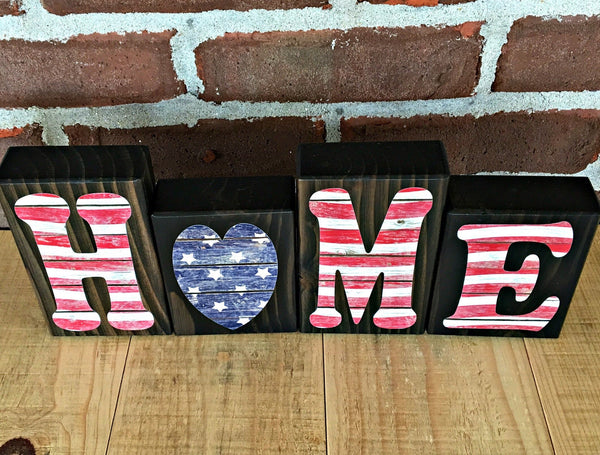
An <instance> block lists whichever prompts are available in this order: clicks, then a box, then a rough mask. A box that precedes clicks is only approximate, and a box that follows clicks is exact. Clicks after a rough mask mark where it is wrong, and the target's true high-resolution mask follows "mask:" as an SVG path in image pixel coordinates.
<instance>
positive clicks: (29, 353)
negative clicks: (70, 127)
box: [0, 231, 129, 455]
mask: <svg viewBox="0 0 600 455" xmlns="http://www.w3.org/2000/svg"><path fill="white" fill-rule="evenodd" d="M0 257H2V261H0V276H2V277H3V279H2V280H1V281H0V312H1V314H2V317H1V318H0V346H2V349H0V385H1V386H0V416H1V417H0V445H1V444H3V443H4V442H6V441H7V440H9V439H12V438H17V437H23V438H26V439H29V440H30V441H31V442H32V443H33V445H34V447H35V448H36V453H38V454H46V453H52V454H65V455H66V454H82V455H84V454H85V455H87V454H104V453H105V452H106V447H107V445H108V440H109V436H110V426H111V422H112V418H113V415H114V412H115V409H116V403H117V396H118V392H119V386H120V382H121V377H122V375H123V370H124V368H125V361H126V357H127V349H128V345H129V337H119V338H98V337H88V338H85V339H80V338H77V339H74V338H55V337H52V336H51V335H50V334H49V333H48V330H47V328H46V326H47V323H46V321H45V317H44V315H43V314H42V312H41V311H40V309H39V306H38V304H37V302H36V299H35V294H34V292H33V290H32V288H31V285H30V284H29V280H28V279H27V274H26V272H25V269H24V267H23V263H22V261H21V258H20V257H19V254H18V252H17V248H16V246H15V244H14V241H13V239H12V236H11V234H10V232H9V231H0Z"/></svg>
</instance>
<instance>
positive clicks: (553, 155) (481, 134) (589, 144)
mask: <svg viewBox="0 0 600 455" xmlns="http://www.w3.org/2000/svg"><path fill="white" fill-rule="evenodd" d="M341 130H342V140H343V141H359V142H360V141H412V140H441V141H443V142H444V145H445V146H446V151H447V153H448V162H449V165H450V170H451V171H452V172H453V173H455V174H470V173H476V172H484V171H485V172H491V171H508V172H550V173H575V172H579V171H581V170H582V169H584V168H585V167H586V166H587V165H588V164H589V163H590V162H593V161H595V160H596V159H597V157H598V153H599V152H600V111H591V112H590V111H568V112H542V113H534V114H528V113H522V112H519V113H500V114H494V115H487V116H484V117H480V118H475V117H473V116H471V115H468V116H465V117H446V116H441V115H431V116H423V117H411V118H408V119H400V118H352V119H343V120H342V124H341Z"/></svg>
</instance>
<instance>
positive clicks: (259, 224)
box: [152, 177, 297, 335]
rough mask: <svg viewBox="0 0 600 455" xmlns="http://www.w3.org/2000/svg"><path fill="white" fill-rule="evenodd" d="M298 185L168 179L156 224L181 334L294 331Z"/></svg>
mask: <svg viewBox="0 0 600 455" xmlns="http://www.w3.org/2000/svg"><path fill="white" fill-rule="evenodd" d="M294 202H295V200H294V180H293V178H292V177H248V178H219V179H190V180H181V179H176V180H161V181H159V183H158V186H157V190H156V198H155V205H154V213H153V215H152V222H153V224H154V230H155V233H156V242H157V245H158V250H159V256H160V261H161V266H162V270H163V276H164V281H165V286H166V288H167V293H168V297H169V304H170V305H171V314H172V316H173V326H174V330H175V333H177V334H178V335H191V334H209V333H248V332H292V331H295V330H296V329H297V320H296V319H297V316H296V297H295V296H296V293H295V286H296V280H295V248H294V245H295V230H294Z"/></svg>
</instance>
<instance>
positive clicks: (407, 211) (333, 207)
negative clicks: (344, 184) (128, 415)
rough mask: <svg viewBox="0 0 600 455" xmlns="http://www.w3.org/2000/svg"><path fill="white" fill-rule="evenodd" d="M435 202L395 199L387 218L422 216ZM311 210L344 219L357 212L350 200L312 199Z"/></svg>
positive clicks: (317, 214) (318, 214) (327, 216)
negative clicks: (329, 200)
mask: <svg viewBox="0 0 600 455" xmlns="http://www.w3.org/2000/svg"><path fill="white" fill-rule="evenodd" d="M432 205H433V202H432V201H431V200H430V199H429V200H427V199H426V200H420V201H407V202H406V201H402V202H400V201H395V202H392V203H391V204H390V206H389V208H388V211H387V213H386V216H385V219H387V220H389V219H402V218H422V217H424V216H425V215H427V213H428V212H429V210H431V207H432ZM309 207H310V211H311V213H312V214H313V215H315V216H316V217H317V218H332V219H342V220H354V219H356V214H355V212H354V207H353V206H352V203H351V202H350V201H348V202H344V201H340V202H337V203H336V202H326V201H311V202H310V203H309Z"/></svg>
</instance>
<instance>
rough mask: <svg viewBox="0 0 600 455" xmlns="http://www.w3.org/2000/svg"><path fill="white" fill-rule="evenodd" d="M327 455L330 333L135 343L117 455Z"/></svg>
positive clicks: (118, 423) (114, 441) (119, 417)
mask: <svg viewBox="0 0 600 455" xmlns="http://www.w3.org/2000/svg"><path fill="white" fill-rule="evenodd" d="M135 453H140V454H166V453H177V454H212V453H219V454H221V453H231V454H259V453H265V454H269V453H289V454H293V453H316V454H318V453H325V409H324V398H323V364H322V338H321V335H303V334H299V333H292V334H239V335H215V336H192V337H183V336H182V337H145V338H138V337H136V338H134V339H133V340H132V343H131V349H130V352H129V357H128V361H127V368H126V372H125V376H124V380H123V387H122V393H121V397H120V399H119V405H118V408H117V414H116V418H115V423H114V428H113V434H112V438H111V442H110V446H109V450H108V454H135Z"/></svg>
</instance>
